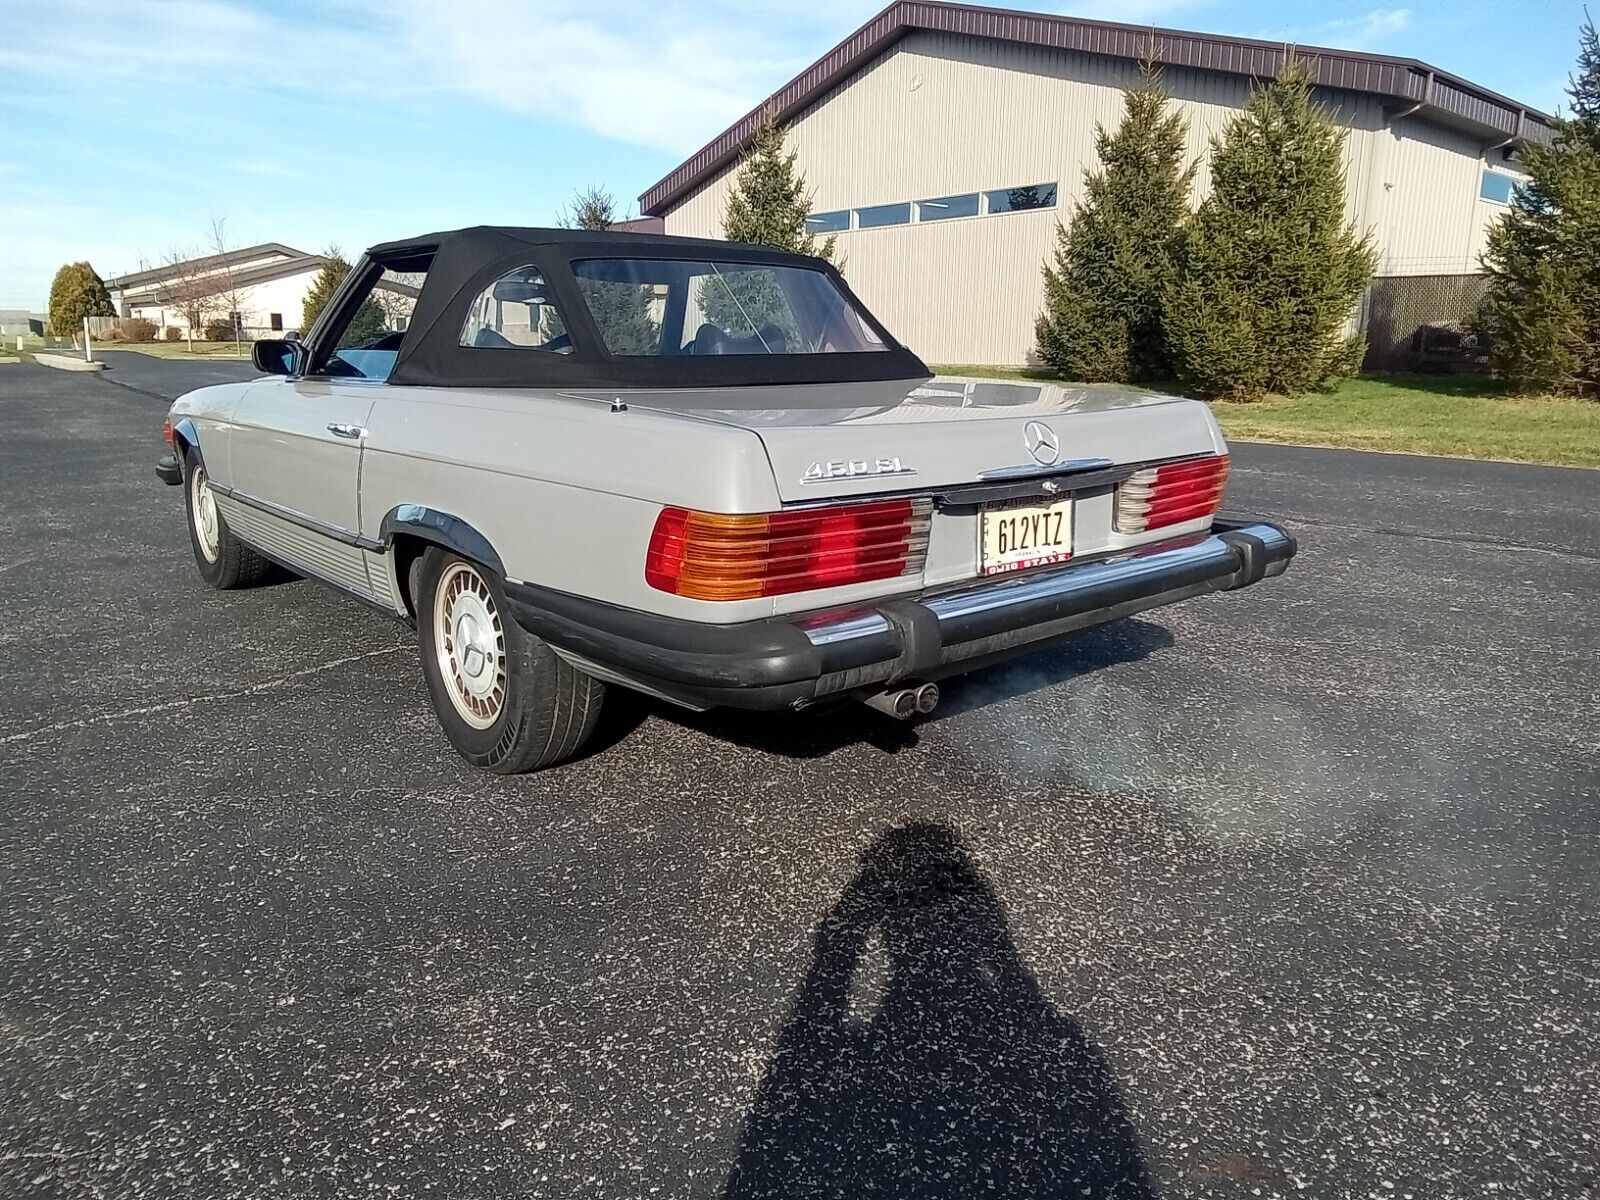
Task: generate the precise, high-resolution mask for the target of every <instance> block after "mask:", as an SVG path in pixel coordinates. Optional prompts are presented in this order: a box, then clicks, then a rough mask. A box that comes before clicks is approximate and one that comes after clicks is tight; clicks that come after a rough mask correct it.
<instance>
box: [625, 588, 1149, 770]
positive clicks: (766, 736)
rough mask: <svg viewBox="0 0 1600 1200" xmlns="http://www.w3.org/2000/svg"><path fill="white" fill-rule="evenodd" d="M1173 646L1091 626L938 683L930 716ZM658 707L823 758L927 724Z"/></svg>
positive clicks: (861, 712) (720, 730)
mask: <svg viewBox="0 0 1600 1200" xmlns="http://www.w3.org/2000/svg"><path fill="white" fill-rule="evenodd" d="M1172 644H1173V637H1172V634H1171V632H1170V631H1169V630H1167V629H1166V628H1165V627H1164V626H1161V625H1157V624H1154V623H1153V622H1151V621H1145V620H1139V619H1136V618H1135V619H1128V620H1122V621H1116V622H1114V623H1112V624H1110V625H1102V626H1098V627H1096V628H1093V629H1088V630H1085V631H1084V632H1082V633H1080V634H1077V635H1076V636H1074V637H1072V638H1069V639H1068V640H1066V641H1063V642H1060V643H1058V644H1056V645H1054V646H1048V647H1045V648H1044V649H1041V650H1036V651H1032V652H1028V653H1024V654H1023V655H1021V656H1020V657H1018V658H1015V659H1011V660H1008V661H1005V662H1002V663H1000V664H998V665H995V666H990V667H982V668H980V669H978V670H976V671H974V672H972V673H971V674H968V675H957V676H954V677H952V678H950V679H946V680H943V681H941V682H940V684H939V688H940V691H941V692H942V693H943V697H944V698H943V700H942V701H941V702H940V704H939V707H938V709H936V710H935V711H934V713H933V715H932V717H929V718H925V719H926V720H930V721H940V720H943V719H946V718H948V717H953V716H957V715H959V714H961V713H964V712H969V711H971V710H972V709H976V708H982V707H984V706H985V705H988V704H995V703H999V702H1001V701H1004V700H1010V699H1013V698H1015V697H1017V696H1021V695H1025V694H1027V693H1029V692H1034V691H1038V690H1039V689H1040V688H1045V687H1050V686H1052V685H1054V684H1057V683H1061V682H1064V681H1065V680H1068V679H1075V678H1077V677H1079V676H1082V675H1088V674H1090V673H1091V672H1094V671H1100V670H1104V669H1106V668H1107V667H1112V666H1116V665H1118V664H1122V663H1133V662H1138V661H1139V660H1141V659H1143V658H1145V657H1146V656H1147V655H1149V654H1152V653H1154V652H1155V651H1157V650H1163V649H1166V648H1167V647H1169V646H1171V645H1172ZM656 709H657V711H659V712H661V714H662V715H663V716H666V717H668V718H669V719H671V720H674V721H677V722H679V723H680V724H684V725H689V726H691V727H693V728H695V729H699V730H700V731H701V732H703V733H706V734H708V735H710V736H711V737H716V738H721V739H723V740H724V741H729V742H733V743H734V744H735V745H739V746H745V747H748V748H750V749H753V750H762V751H765V752H767V753H770V754H781V755H784V756H785V757H789V758H821V757H824V756H826V755H828V754H832V753H834V752H835V751H837V750H841V749H843V748H844V747H845V746H850V745H855V744H857V743H860V742H866V743H868V744H870V745H872V746H874V747H876V748H877V749H878V750H881V751H883V752H884V753H886V754H894V753H898V752H899V751H901V750H907V749H910V748H912V747H914V746H916V745H917V743H918V740H919V739H918V736H917V729H918V727H919V726H920V725H921V724H922V720H916V721H896V720H895V719H894V718H893V717H888V716H884V715H882V714H881V713H877V712H874V711H872V710H871V709H869V708H866V707H865V706H864V705H861V704H857V703H855V702H854V701H844V702H842V703H840V704H839V705H837V706H834V707H831V708H826V709H821V708H819V709H818V710H811V709H807V710H805V711H803V712H800V713H766V712H741V711H739V710H737V709H713V710H711V711H710V712H705V713H690V712H686V711H684V710H682V709H676V708H671V707H670V706H668V705H666V704H665V703H659V702H658V703H657V704H656Z"/></svg>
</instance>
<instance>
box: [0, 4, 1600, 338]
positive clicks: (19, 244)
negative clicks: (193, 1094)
mask: <svg viewBox="0 0 1600 1200" xmlns="http://www.w3.org/2000/svg"><path fill="white" fill-rule="evenodd" d="M1006 6H1007V7H1038V8H1039V9H1041V11H1044V10H1048V11H1054V12H1066V13H1073V14H1077V15H1082V16H1090V17H1096V18H1101V19H1107V20H1122V21H1131V22H1135V23H1140V24H1146V23H1148V24H1159V25H1164V26H1168V27H1172V28H1179V29H1197V30H1205V31H1207V32H1214V33H1226V34H1235V35H1240V36H1249V37H1264V38H1272V39H1285V40H1292V41H1295V42H1296V43H1298V44H1301V45H1331V46H1343V47H1349V48H1353V49H1361V50H1371V51H1376V52H1379V53H1385V54H1395V55H1402V56H1406V57H1413V58H1421V59H1424V60H1425V61H1428V62H1430V63H1432V64H1433V65H1435V66H1437V67H1440V68H1443V69H1445V70H1449V71H1453V72H1455V73H1457V74H1460V75H1464V76H1465V77H1467V78H1468V79H1471V80H1473V81H1474V82H1476V83H1479V84H1482V85H1483V86H1486V87H1490V88H1493V89H1494V90H1496V91H1499V92H1503V93H1505V94H1506V95H1509V96H1511V97H1512V98H1514V99H1516V100H1519V101H1521V102H1523V103H1525V104H1529V105H1532V106H1534V107H1536V108H1544V109H1547V110H1551V109H1554V108H1555V107H1556V106H1557V105H1559V104H1560V103H1561V102H1562V99H1563V95H1562V88H1563V86H1564V84H1565V81H1566V77H1567V73H1568V71H1569V70H1570V68H1571V64H1572V60H1573V58H1574V56H1575V53H1576V40H1577V39H1576V31H1577V27H1578V25H1579V24H1580V22H1581V21H1582V19H1583V4H1582V0H1404V2H1403V3H1396V4H1381V3H1380V4H1373V3H1370V2H1369V3H1358V4H1349V3H1336V2H1333V0H1300V2H1298V3H1296V2H1294V0H1079V2H1077V3H1067V2H1063V3H1058V4H1055V5H1047V4H1043V3H1039V4H1035V5H1030V4H1029V3H1028V0H1011V2H1010V3H1009V4H1007V5H1006ZM881 7H882V0H872V2H868V3H853V2H850V0H806V2H802V3H795V2H794V0H787V2H784V3H778V2H776V0H654V2H649V3H634V4H625V3H617V2H615V0H588V2H585V3H578V2H575V0H287V2H279V3H259V4H258V3H253V2H250V0H5V3H3V4H0V308H21V307H29V308H33V307H40V306H42V303H43V299H44V296H45V293H46V291H47V290H48V287H49V280H50V277H51V275H52V274H53V273H54V271H55V268H56V267H57V266H59V265H60V264H61V263H62V262H63V261H66V260H69V259H77V258H85V257H86V258H88V259H89V260H90V261H91V262H92V263H93V264H94V265H95V267H96V269H97V270H99V271H100V273H101V274H102V275H107V276H110V275H113V274H118V273H121V272H125V271H131V270H136V269H138V267H139V266H140V265H141V263H142V262H148V263H155V262H159V261H160V260H161V259H162V257H163V256H165V255H166V254H168V253H169V252H171V251H174V250H179V249H188V248H199V247H201V246H202V245H203V243H205V242H206V241H207V240H208V239H209V236H210V229H211V222H212V220H213V219H214V218H223V219H225V220H226V228H227V234H228V237H229V239H230V240H231V241H232V242H234V243H235V244H245V243H250V242H258V241H281V242H286V243H288V244H289V245H292V246H296V247H298V248H300V249H304V250H321V249H323V248H325V247H326V246H328V245H330V244H338V245H340V246H342V247H344V248H345V249H346V250H347V251H351V250H358V249H360V248H361V247H363V246H365V245H367V244H370V243H372V242H377V241H382V240H385V239H387V238H393V237H401V236H405V235H408V234H414V233H420V232H423V231H426V230H430V229H438V228H450V227H453V226H457V225H465V224H475V223H479V222H491V223H506V224H525V225H526V224H541V223H548V222H550V221H552V220H553V219H554V218H555V215H556V213H557V210H558V209H559V208H560V207H561V206H562V205H564V204H565V203H566V202H567V201H568V200H569V199H570V197H571V195H572V193H573V191H574V190H575V189H576V188H580V187H583V186H585V185H588V184H600V185H603V186H605V187H607V188H609V189H610V190H611V191H612V192H613V193H614V194H615V195H616V196H617V197H618V198H619V200H621V201H622V202H623V204H624V205H625V206H631V205H632V204H634V203H635V198H636V197H637V196H638V194H639V193H640V192H641V191H642V190H644V188H646V187H647V186H649V185H650V184H651V183H653V182H655V180H656V179H658V178H659V177H660V176H662V175H663V174H665V173H666V172H667V171H669V170H670V169H671V168H672V167H674V166H676V165H677V163H678V162H679V161H680V160H681V159H682V158H683V157H684V156H685V155H687V154H688V153H689V152H691V151H693V150H694V149H696V148H698V147H699V146H700V145H702V144H703V143H704V142H706V141H707V140H709V139H710V138H711V137H712V136H713V135H715V134H716V133H718V132H720V131H721V130H722V129H723V128H724V127H725V126H726V125H728V124H729V123H730V122H731V121H733V120H734V119H735V118H736V117H738V116H739V115H740V114H742V113H743V112H745V111H746V110H747V109H749V108H750V107H752V106H753V105H755V104H756V103H758V102H759V101H760V100H761V99H763V98H764V97H765V96H766V95H767V94H768V93H770V92H771V91H772V90H773V89H775V88H776V87H777V86H778V85H779V84H781V83H783V82H784V81H786V80H787V79H788V78H789V77H790V76H792V75H794V74H795V73H797V72H798V71H799V70H801V69H802V68H803V67H805V66H806V65H807V64H808V63H809V62H810V61H811V60H812V59H814V58H816V57H817V56H818V55H819V54H821V53H822V52H823V51H825V50H827V49H828V48H829V47H831V46H832V45H833V44H834V43H835V42H837V41H839V40H840V39H841V38H843V37H844V36H845V35H846V34H848V33H849V32H850V31H851V30H853V29H854V28H855V27H856V26H857V25H859V24H861V23H862V22H863V21H864V20H866V19H867V18H868V17H870V16H871V15H872V14H873V13H874V12H876V11H877V10H878V9H879V8H881Z"/></svg>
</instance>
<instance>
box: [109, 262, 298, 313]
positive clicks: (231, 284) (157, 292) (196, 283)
mask: <svg viewBox="0 0 1600 1200" xmlns="http://www.w3.org/2000/svg"><path fill="white" fill-rule="evenodd" d="M213 257H217V256H213ZM195 261H196V262H199V261H201V260H199V259H196V260H195ZM327 261H328V260H327V258H326V257H324V256H323V255H321V254H300V255H298V257H295V258H284V259H277V260H275V261H272V262H267V263H262V264H261V265H260V266H257V267H244V268H242V269H240V270H236V271H230V272H227V273H224V272H222V271H221V270H220V269H219V270H217V271H216V272H210V273H206V274H198V273H197V274H195V275H192V276H190V277H189V278H188V281H187V282H188V284H189V285H191V286H192V287H193V288H194V289H195V290H196V291H199V290H200V285H201V284H202V283H207V282H209V283H212V284H215V288H214V289H213V291H214V293H216V294H220V293H221V292H223V291H229V290H233V289H236V288H247V287H250V286H252V285H253V284H257V283H270V282H271V281H272V280H274V279H286V278H288V277H289V276H290V275H299V274H302V273H303V272H305V271H317V270H320V269H321V268H322V267H323V265H324V264H325V263H327ZM213 265H215V264H213ZM145 274H146V275H147V276H159V278H147V279H146V281H145V282H144V283H141V284H138V285H136V286H134V287H128V286H127V285H126V283H125V282H123V281H112V280H107V282H106V286H107V287H108V288H115V289H116V290H117V293H118V297H119V301H120V303H121V304H123V305H124V306H125V307H130V308H149V307H152V306H155V305H163V306H165V301H163V299H162V297H163V296H164V295H165V294H166V293H165V292H164V290H163V289H164V287H165V285H166V283H167V279H168V273H164V272H159V271H157V272H146V273H145ZM125 278H127V277H125Z"/></svg>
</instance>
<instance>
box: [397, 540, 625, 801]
mask: <svg viewBox="0 0 1600 1200" xmlns="http://www.w3.org/2000/svg"><path fill="white" fill-rule="evenodd" d="M415 579H416V582H417V590H416V593H415V599H416V609H417V642H418V643H419V645H420V646H421V648H422V675H423V678H424V679H426V680H427V683H428V698H429V699H430V700H431V701H432V702H433V711H434V715H435V716H436V717H438V719H439V725H440V727H441V728H442V729H443V730H444V735H445V737H446V738H448V739H449V740H450V744H451V745H452V746H454V747H455V748H456V752H457V753H458V754H460V755H461V757H462V758H464V759H466V760H467V761H468V762H469V763H471V764H472V765H473V766H475V767H480V768H482V769H483V770H485V771H493V772H495V773H496V774H499V775H515V774H518V773H519V772H522V771H536V770H538V769H540V768H541V767H550V766H554V765H555V764H556V763H559V762H562V761H563V760H565V759H568V758H571V757H572V756H573V755H574V754H576V753H577V752H578V751H579V749H581V748H582V746H583V744H584V743H585V742H587V741H588V740H589V738H590V736H591V735H592V734H593V733H594V728H595V724H596V722H598V721H599V719H600V705H601V702H602V701H603V699H604V698H605V691H606V689H605V685H604V684H603V683H601V682H600V681H599V680H598V679H595V678H593V677H592V676H590V675H586V674H584V673H583V672H582V671H580V670H578V669H577V668H576V667H574V666H572V665H571V664H569V663H567V662H566V661H564V660H563V659H561V658H560V657H558V656H557V655H556V653H555V651H553V650H551V649H550V646H549V644H548V643H546V642H544V641H543V640H542V639H540V638H537V637H535V636H534V635H533V634H531V633H529V632H527V630H525V629H523V628H522V627H521V626H520V625H518V624H517V622H516V621H515V619H513V618H512V616H511V610H510V608H509V607H508V606H507V604H506V597H505V591H504V590H503V589H502V587H501V585H500V580H499V579H498V578H497V577H496V575H495V573H494V572H493V571H491V570H489V569H488V568H486V567H484V566H482V565H480V564H478V563H475V562H472V561H470V560H469V559H465V558H461V557H459V556H457V555H454V554H448V553H446V552H444V551H442V550H438V549H430V550H428V551H427V552H426V553H425V554H424V555H423V556H422V559H421V561H420V566H419V569H418V570H417V571H416V572H415ZM463 593H471V595H470V596H463V595H462V594H463ZM442 606H453V607H452V608H446V609H445V610H444V614H443V615H441V607H442ZM452 611H454V612H456V613H457V614H458V617H459V616H460V615H465V617H466V619H467V621H468V624H467V625H466V626H462V625H461V624H460V623H459V620H458V622H457V626H456V630H457V631H459V630H460V629H463V628H465V629H467V630H468V631H469V633H475V632H476V631H477V630H478V629H479V628H481V627H482V624H481V620H480V619H479V618H485V619H487V620H488V621H489V622H490V623H491V625H492V628H493V630H494V632H493V633H492V634H490V635H488V636H487V637H485V638H478V639H476V640H475V642H474V643H473V644H483V645H491V646H492V645H493V644H494V638H495V636H496V635H497V636H498V638H499V644H500V645H501V646H502V647H503V651H502V652H501V658H502V659H503V673H497V672H495V670H494V668H495V663H494V662H493V661H492V660H491V659H490V658H489V657H488V656H487V655H485V654H484V653H483V652H482V651H477V652H474V650H473V648H472V645H469V646H468V649H467V651H465V652H464V653H459V654H458V652H457V650H456V642H457V636H456V631H452V629H451V627H450V620H449V614H450V613H451V612H452ZM441 637H443V638H445V639H447V640H448V641H447V645H446V646H445V649H444V652H443V653H441V650H440V640H441ZM446 662H449V663H450V664H452V665H451V667H449V668H447V667H446V665H445V664H446ZM475 663H476V664H477V665H479V666H480V670H479V671H478V673H477V674H476V675H474V676H472V677H471V679H470V680H469V678H468V672H469V671H470V670H471V669H472V667H473V665H474V664H475ZM447 669H449V670H451V672H452V675H453V676H454V680H455V681H454V682H451V681H450V680H447V679H446V676H445V672H446V670H447ZM486 673H487V674H486ZM469 685H470V686H469ZM473 688H481V689H487V694H486V695H483V696H478V695H474V694H473ZM469 709H470V710H471V711H472V719H471V720H469V719H468V716H467V715H466V713H467V712H468V710H469Z"/></svg>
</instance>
